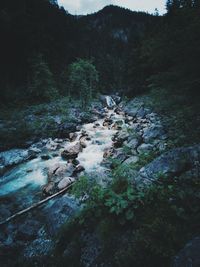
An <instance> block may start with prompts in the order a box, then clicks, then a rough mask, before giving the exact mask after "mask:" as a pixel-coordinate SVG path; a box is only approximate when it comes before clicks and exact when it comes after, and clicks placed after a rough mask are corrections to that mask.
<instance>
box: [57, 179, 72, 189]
mask: <svg viewBox="0 0 200 267" xmlns="http://www.w3.org/2000/svg"><path fill="white" fill-rule="evenodd" d="M74 181H75V179H74V178H73V177H65V178H63V179H62V180H61V181H60V182H59V183H58V189H59V190H62V189H64V188H65V187H67V186H69V185H70V184H71V183H73V182H74Z"/></svg>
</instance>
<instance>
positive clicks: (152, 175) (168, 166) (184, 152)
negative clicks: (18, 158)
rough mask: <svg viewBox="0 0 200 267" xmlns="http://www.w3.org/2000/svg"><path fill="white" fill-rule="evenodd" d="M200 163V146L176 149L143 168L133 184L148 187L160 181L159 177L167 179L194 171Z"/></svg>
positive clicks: (134, 178)
mask: <svg viewBox="0 0 200 267" xmlns="http://www.w3.org/2000/svg"><path fill="white" fill-rule="evenodd" d="M199 161H200V145H195V146H190V147H180V148H175V149H172V150H170V151H167V152H165V153H164V154H162V155H161V156H159V157H158V158H156V159H155V160H153V161H152V162H151V163H149V164H147V165H146V166H145V167H143V168H142V169H141V170H140V171H139V173H138V175H137V177H133V182H135V183H136V184H138V185H148V184H150V183H152V182H153V181H155V180H157V179H158V176H159V175H164V176H165V177H166V178H167V177H175V176H181V175H183V174H184V173H186V172H187V171H189V170H192V169H193V168H194V167H195V166H196V164H199Z"/></svg>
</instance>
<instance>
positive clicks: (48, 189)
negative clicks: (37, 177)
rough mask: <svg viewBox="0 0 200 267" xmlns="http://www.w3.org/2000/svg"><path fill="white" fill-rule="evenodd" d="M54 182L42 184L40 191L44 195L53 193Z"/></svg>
mask: <svg viewBox="0 0 200 267" xmlns="http://www.w3.org/2000/svg"><path fill="white" fill-rule="evenodd" d="M54 187H55V183H54V182H49V183H48V184H46V185H44V186H43V188H42V192H43V193H44V194H45V195H48V196H50V195H53V194H54V192H55V188H54Z"/></svg>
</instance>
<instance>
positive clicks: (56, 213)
mask: <svg viewBox="0 0 200 267" xmlns="http://www.w3.org/2000/svg"><path fill="white" fill-rule="evenodd" d="M102 99H103V100H102V101H103V102H104V106H105V107H104V108H103V109H101V111H97V110H94V111H93V112H94V116H96V120H94V117H93V118H92V122H90V123H86V124H83V125H82V126H80V125H76V127H75V129H73V131H71V132H69V131H66V132H63V133H64V134H63V135H62V138H61V136H60V137H59V138H54V139H53V138H46V139H41V140H40V141H38V142H36V143H34V144H32V145H31V146H30V147H29V148H27V149H11V150H9V151H5V152H1V153H0V171H1V174H2V176H1V178H0V201H1V206H0V220H1V221H3V220H4V219H6V218H7V217H9V216H10V215H11V214H13V213H15V212H17V211H20V210H22V209H24V208H27V207H28V206H30V205H32V204H33V203H35V202H38V201H40V200H41V199H43V198H45V197H47V196H50V195H53V194H55V193H57V192H59V191H60V190H63V189H64V188H66V187H67V186H69V185H70V184H71V183H76V181H77V180H78V179H79V177H80V176H83V175H85V174H86V175H88V176H90V177H92V179H96V181H97V182H98V183H99V184H101V185H102V186H106V185H107V184H108V183H109V181H110V179H111V175H110V172H111V169H112V168H113V161H117V162H118V164H121V165H124V166H126V165H129V164H132V165H134V164H137V163H138V162H139V161H140V158H141V156H142V155H145V154H151V153H152V154H154V155H156V157H157V158H156V159H155V160H154V161H152V162H151V163H150V164H148V165H147V166H142V168H141V169H140V170H139V171H138V172H137V173H133V174H132V175H133V183H136V184H138V185H139V186H140V185H141V184H143V185H148V184H149V183H151V182H152V179H153V180H155V179H156V177H157V174H158V173H159V172H161V171H164V172H165V174H166V175H168V174H170V175H171V174H172V173H173V175H177V173H180V174H181V175H183V174H184V173H185V172H189V171H195V170H197V168H199V167H198V164H197V161H199V155H200V149H199V146H195V147H192V148H183V149H175V150H172V151H170V152H166V153H165V151H166V150H167V149H168V140H167V139H168V136H167V131H166V129H164V127H163V125H162V122H161V119H160V117H159V116H158V114H156V113H154V112H153V111H152V110H150V109H148V108H146V107H145V106H144V104H143V103H142V102H141V101H139V100H138V99H135V100H133V101H131V102H129V103H128V104H127V103H126V104H124V103H120V104H119V105H116V103H115V101H114V99H112V98H110V97H103V98H102ZM116 100H117V102H119V99H116ZM181 155H182V156H181ZM183 155H184V156H183ZM110 159H112V161H110ZM181 159H184V160H185V161H184V162H183V160H181ZM188 163H190V164H188ZM79 209H80V205H79V202H78V200H77V199H75V198H74V197H73V196H70V195H69V194H65V195H64V196H59V197H58V198H56V199H54V200H51V201H50V202H48V203H47V204H45V205H44V206H42V207H41V208H38V209H37V210H34V211H32V212H30V213H27V214H26V215H24V216H23V217H21V218H19V219H17V220H15V221H12V222H10V223H9V224H7V225H3V226H0V227H1V228H2V231H1V232H0V247H1V249H0V260H1V262H2V263H3V264H4V265H2V266H14V265H13V259H12V257H13V255H15V256H16V255H18V257H19V258H20V259H21V258H23V257H24V258H25V259H30V258H32V257H34V258H35V257H36V258H37V257H40V256H42V257H45V255H48V254H49V252H50V251H51V249H52V248H53V246H54V242H53V241H52V240H53V237H54V236H55V235H56V234H57V232H58V230H59V228H60V227H61V226H62V224H63V223H64V222H65V221H67V220H68V219H69V218H70V217H71V216H73V215H74V214H75V213H76V212H77V210H79ZM11 255H12V257H10V256H11ZM9 264H10V265H9ZM17 264H18V263H17V262H16V266H18V265H17ZM87 266H91V265H87Z"/></svg>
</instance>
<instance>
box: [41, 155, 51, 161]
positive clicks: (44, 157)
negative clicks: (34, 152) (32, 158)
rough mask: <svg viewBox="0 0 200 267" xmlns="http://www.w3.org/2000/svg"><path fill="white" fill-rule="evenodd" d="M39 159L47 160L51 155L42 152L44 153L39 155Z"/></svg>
mask: <svg viewBox="0 0 200 267" xmlns="http://www.w3.org/2000/svg"><path fill="white" fill-rule="evenodd" d="M41 159H43V160H49V159H51V156H50V155H48V154H44V155H42V156H41Z"/></svg>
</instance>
